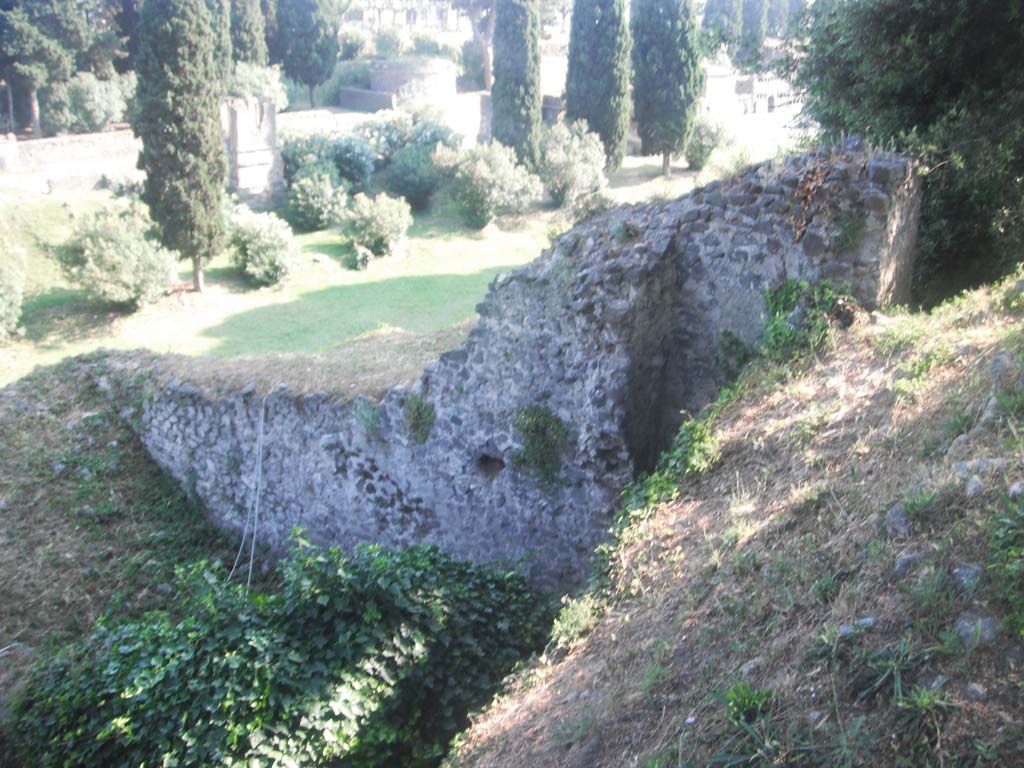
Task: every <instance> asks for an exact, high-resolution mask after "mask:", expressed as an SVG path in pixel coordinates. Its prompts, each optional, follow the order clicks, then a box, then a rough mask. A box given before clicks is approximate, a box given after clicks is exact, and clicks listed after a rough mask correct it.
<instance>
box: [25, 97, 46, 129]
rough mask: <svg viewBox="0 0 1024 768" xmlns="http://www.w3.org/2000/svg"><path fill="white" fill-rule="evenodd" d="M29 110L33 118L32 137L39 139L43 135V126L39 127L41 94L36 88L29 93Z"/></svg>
mask: <svg viewBox="0 0 1024 768" xmlns="http://www.w3.org/2000/svg"><path fill="white" fill-rule="evenodd" d="M28 109H29V115H30V116H31V118H32V135H33V136H35V137H36V138H37V139H38V138H41V137H42V135H43V129H42V126H40V125H39V93H38V92H37V91H36V89H35V88H30V89H29V91H28Z"/></svg>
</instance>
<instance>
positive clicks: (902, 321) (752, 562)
mask: <svg viewBox="0 0 1024 768" xmlns="http://www.w3.org/2000/svg"><path fill="white" fill-rule="evenodd" d="M1004 290H1005V289H1000V290H994V291H991V292H990V291H979V292H977V293H974V294H969V295H967V296H966V297H964V298H962V299H960V300H957V301H954V302H950V303H948V304H946V305H944V306H943V307H941V308H940V309H939V310H937V311H936V312H935V313H933V314H932V315H931V316H926V315H908V314H895V315H891V316H888V317H887V316H883V315H872V316H870V317H868V316H867V315H862V316H861V317H860V318H859V319H858V322H857V323H856V324H855V325H854V326H853V327H852V328H850V329H849V330H847V331H843V332H838V333H837V334H836V335H834V336H833V340H832V343H831V345H830V348H829V349H827V350H826V351H823V352H820V353H819V354H818V355H817V356H815V357H813V358H811V359H808V360H805V361H803V362H801V363H798V364H791V365H789V366H783V367H779V366H770V365H766V364H758V366H757V368H756V369H755V370H753V371H748V373H747V375H746V377H745V384H744V385H743V386H742V388H741V394H740V395H739V397H737V398H736V399H735V400H734V401H733V402H731V404H729V405H728V406H727V407H726V408H725V410H724V411H723V412H722V413H721V415H720V416H719V417H718V418H717V419H716V420H715V422H714V424H713V426H714V436H715V438H716V439H717V441H718V443H719V446H720V458H719V460H718V462H717V463H716V465H715V467H714V468H713V470H711V471H710V472H708V473H707V474H705V475H703V476H701V477H699V478H696V479H694V480H689V481H686V482H684V483H683V484H681V486H680V488H679V493H678V497H677V498H676V499H675V500H673V501H671V502H669V503H664V504H661V505H659V506H657V507H655V508H653V509H648V510H646V513H644V514H640V515H637V516H636V517H635V521H634V522H633V523H632V524H631V525H630V526H629V527H628V528H626V530H625V531H624V533H623V534H622V536H621V539H620V542H619V544H618V546H617V547H616V548H615V549H614V553H613V555H612V557H611V558H610V567H609V568H608V569H607V582H606V583H605V584H604V585H603V586H602V585H600V584H599V585H598V586H596V587H595V588H594V589H593V590H592V591H591V593H590V594H589V595H588V596H586V597H584V598H582V599H579V600H576V601H571V602H570V603H569V605H567V607H566V610H565V611H564V612H563V622H564V624H563V626H562V628H561V630H560V632H561V636H560V637H559V636H558V635H559V632H558V631H556V639H558V640H560V641H561V645H563V646H567V648H566V647H563V648H559V647H556V643H555V642H554V641H553V643H552V645H551V646H550V647H549V650H548V653H547V654H546V655H545V656H544V657H543V658H541V659H540V660H539V661H537V662H535V663H534V664H533V665H531V666H530V667H529V668H527V669H526V670H525V671H524V672H522V673H520V674H519V675H518V676H516V677H515V678H513V679H511V680H510V681H509V683H508V689H507V690H506V691H505V692H504V694H503V695H501V696H500V697H499V698H497V699H496V700H495V702H494V703H493V704H492V706H491V707H490V708H489V709H488V710H487V711H485V712H483V713H482V714H480V715H479V716H478V717H477V718H476V719H475V721H474V723H473V725H472V727H471V728H470V729H469V730H468V732H467V733H466V734H464V736H463V737H462V739H461V745H460V746H459V747H458V748H457V749H456V751H455V753H454V755H453V756H452V757H451V758H450V765H452V766H459V767H460V768H462V767H465V766H481V767H483V766H486V767H487V768H504V767H507V768H521V767H522V766H538V767H539V766H545V767H548V766H551V767H554V766H564V767H566V768H569V767H572V768H601V767H606V768H613V767H614V768H622V767H624V766H646V767H647V768H668V767H669V766H705V765H709V764H721V765H751V766H766V765H822V766H844V765H850V766H855V765H886V766H889V765H893V766H895V765H907V766H925V765H949V766H952V765H962V766H967V765H971V766H974V765H978V766H981V765H993V766H995V765H999V766H1004V765H1011V764H1019V763H1018V762H1017V761H1019V760H1020V755H1021V754H1022V752H1021V749H1022V748H1024V707H1022V704H1024V687H1022V686H1024V677H1022V675H1024V647H1022V643H1021V638H1020V637H1016V638H1014V637H1012V634H1011V633H1010V632H1008V631H1006V630H1005V629H1004V631H1003V632H1002V634H1001V636H1000V637H999V638H998V639H997V640H996V641H995V642H994V643H991V644H983V645H980V646H979V647H977V648H975V649H973V650H972V649H969V648H967V647H965V646H964V644H963V643H962V641H958V640H957V638H956V636H955V635H954V634H953V633H952V630H953V628H954V623H955V621H956V619H957V618H958V617H959V616H961V615H962V614H964V613H965V612H966V611H968V610H973V611H974V612H975V613H977V614H979V615H981V616H997V617H998V616H1000V615H1003V614H1004V612H1005V610H1006V608H1007V606H1005V605H1001V604H1000V603H999V602H998V600H996V599H995V597H994V594H993V591H992V588H991V584H990V583H989V581H987V580H985V579H983V580H982V581H981V582H980V583H979V584H978V585H977V586H976V587H975V588H974V589H973V590H972V591H970V592H969V593H966V594H965V593H962V592H961V593H958V592H957V591H956V589H955V587H954V584H953V581H952V579H951V577H950V574H951V571H952V569H953V568H954V567H956V566H957V565H958V564H962V563H985V561H986V556H987V545H988V531H989V525H990V522H991V519H992V517H993V514H994V511H995V510H996V509H997V508H999V507H1000V505H1002V504H1003V503H1004V502H1003V501H1002V500H1001V496H1002V495H1003V494H1006V493H1007V489H1008V488H1009V487H1010V485H1011V484H1012V483H1014V482H1017V481H1020V480H1021V479H1022V478H1024V463H1022V458H1024V453H1022V447H1021V443H1020V441H1019V435H1018V433H1017V431H1015V430H1016V423H1017V420H1016V417H1014V416H1012V415H1011V417H1009V418H1008V417H1007V416H1005V415H1004V416H1003V417H1002V418H1001V419H998V420H995V421H992V422H988V421H987V420H986V419H984V418H983V413H984V410H985V407H986V404H987V403H988V401H989V399H990V390H991V388H992V386H993V381H992V376H991V374H990V369H991V367H992V361H993V360H994V359H995V358H996V356H997V355H999V354H1000V352H1002V351H1005V352H1008V353H1009V354H1010V355H1012V356H1015V357H1016V358H1017V359H1018V360H1019V358H1020V355H1021V351H1022V349H1024V338H1022V336H1021V327H1022V326H1021V322H1020V319H1019V317H1017V316H1015V315H1012V314H1008V313H1005V312H1003V311H1002V310H1001V308H1000V307H1001V306H1002V305H1001V304H1000V300H1001V299H1002V298H1003V291H1004ZM1002 359H1006V356H1005V354H1004V355H1003V358H1002ZM997 365H998V363H997ZM1011 375H1012V376H1013V377H1017V380H1016V381H1015V382H1011V383H1010V384H1009V385H1008V386H1010V387H1011V389H1013V391H1019V387H1020V381H1019V376H1020V369H1019V365H1018V366H1016V367H1014V368H1013V369H1012V374H1011ZM1005 378H1006V377H1005V376H1004V377H1003V379H1004V380H1003V381H1002V384H1003V385H1004V386H1007V382H1006V381H1005ZM961 435H962V436H961ZM983 457H984V458H988V459H992V458H1000V459H1003V460H1004V463H1002V464H1001V465H998V464H997V465H996V466H994V467H992V466H991V465H990V467H989V471H987V472H985V471H983V470H982V469H978V470H977V472H975V471H974V470H973V469H972V470H971V472H969V473H968V474H977V475H978V476H979V479H980V480H981V483H982V490H981V492H980V493H975V492H976V491H977V489H973V490H972V494H974V495H970V496H969V495H968V492H967V491H966V484H967V479H968V478H967V477H964V476H962V474H963V466H962V465H961V466H958V465H957V462H963V461H971V460H975V459H979V458H983ZM958 470H959V471H958ZM901 500H903V501H904V503H905V509H906V512H907V516H908V518H909V519H910V521H911V523H912V529H911V531H910V533H909V535H907V536H899V535H897V536H893V535H892V534H891V533H890V532H889V531H888V530H887V526H886V513H887V511H888V510H890V508H892V507H893V506H894V505H895V504H896V503H897V502H899V501H901ZM910 553H915V554H918V555H920V559H919V560H918V561H917V563H916V564H914V565H913V566H912V567H911V568H910V569H909V570H908V571H907V573H906V574H905V575H903V576H901V577H897V576H896V575H895V574H894V563H895V561H896V560H897V558H900V557H903V556H905V555H907V554H910ZM864 618H870V619H873V620H874V623H873V626H870V627H869V628H866V629H863V630H861V629H857V630H854V631H852V632H851V633H850V634H849V635H848V636H847V637H841V636H840V635H839V632H838V628H839V627H840V625H843V624H854V623H855V622H856V621H857V620H859V619H864ZM591 625H592V629H591V628H590V627H591ZM588 630H589V631H588ZM846 631H849V630H846ZM901 642H902V643H904V645H903V646H902V648H901V646H900V643H901ZM889 651H891V652H893V653H894V654H899V653H900V652H902V651H906V652H907V654H911V655H914V656H915V658H913V659H912V660H906V663H905V664H904V665H903V668H902V669H901V672H902V678H903V679H902V687H903V689H904V693H905V694H906V699H905V700H904V703H903V704H901V705H897V704H896V699H897V697H896V695H895V693H893V692H891V691H889V690H888V689H889V688H891V684H892V680H891V679H890V680H888V681H887V682H886V684H885V685H883V686H882V688H881V690H880V691H879V693H878V695H875V696H869V695H864V694H865V690H866V689H868V688H870V685H871V683H872V681H873V678H872V677H871V675H872V673H873V670H874V669H875V668H876V667H878V666H879V665H880V661H879V660H880V658H881V657H880V656H879V655H878V654H879V653H880V652H881V653H882V654H883V655H884V654H885V653H887V652H889ZM873 665H874V666H873ZM877 676H878V674H877V673H875V677H877ZM739 681H746V682H747V683H748V684H749V685H750V686H751V687H752V688H754V689H760V690H766V691H771V699H770V704H769V705H768V708H767V710H766V711H767V712H768V713H769V716H768V717H766V718H761V719H758V720H757V722H755V723H753V724H752V725H751V730H750V733H746V734H744V732H743V730H742V728H740V727H739V726H737V725H736V724H735V722H731V721H730V719H729V717H728V715H727V708H726V703H725V701H723V696H724V695H725V694H726V692H727V691H728V690H729V689H730V688H731V687H732V686H733V685H734V684H736V683H737V682H739ZM970 684H973V685H975V686H980V688H981V689H984V693H983V694H979V693H978V689H977V688H972V689H970V690H968V688H967V686H968V685H970ZM915 686H922V687H923V688H922V689H921V690H922V691H929V693H928V695H929V696H932V700H931V705H930V707H925V708H924V709H923V710H921V712H923V713H924V714H922V715H920V716H918V715H919V714H920V713H919V712H917V710H914V709H913V708H912V707H911V708H909V709H908V708H907V705H906V703H905V702H906V700H909V698H910V697H911V696H912V695H914V694H916V693H919V691H918V690H917V689H916V688H915ZM921 695H922V696H924V695H925V694H924V693H922V694H921ZM936 702H937V703H936ZM915 729H919V730H917V731H915ZM715 761H720V762H715ZM730 761H732V762H730Z"/></svg>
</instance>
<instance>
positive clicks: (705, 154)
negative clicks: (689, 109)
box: [683, 115, 726, 172]
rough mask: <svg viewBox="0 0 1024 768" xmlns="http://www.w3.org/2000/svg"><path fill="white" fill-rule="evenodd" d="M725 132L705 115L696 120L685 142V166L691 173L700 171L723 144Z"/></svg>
mask: <svg viewBox="0 0 1024 768" xmlns="http://www.w3.org/2000/svg"><path fill="white" fill-rule="evenodd" d="M725 138H726V132H725V128H723V127H722V126H721V125H720V124H719V123H717V122H715V121H714V120H712V119H711V118H710V117H707V116H706V115H701V116H700V117H698V118H697V122H696V123H695V124H694V126H693V132H692V133H691V134H690V139H689V141H687V142H686V150H685V152H684V153H683V154H684V155H685V156H686V164H687V165H689V166H690V170H692V171H698V172H699V171H702V170H704V166H706V165H707V164H708V160H710V159H711V154H712V153H713V152H714V151H715V150H716V149H718V147H719V146H721V145H722V144H723V143H724V142H725Z"/></svg>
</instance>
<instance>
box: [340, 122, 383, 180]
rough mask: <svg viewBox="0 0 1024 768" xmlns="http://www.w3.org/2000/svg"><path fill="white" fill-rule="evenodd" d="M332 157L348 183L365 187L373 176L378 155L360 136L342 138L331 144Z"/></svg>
mask: <svg viewBox="0 0 1024 768" xmlns="http://www.w3.org/2000/svg"><path fill="white" fill-rule="evenodd" d="M330 157H331V161H332V162H333V163H334V167H335V168H337V169H338V174H339V175H340V176H341V178H343V179H345V180H346V181H350V182H352V183H353V184H358V185H359V186H363V187H365V186H366V185H367V184H368V183H369V182H370V177H371V176H373V168H374V164H375V162H376V160H377V153H376V151H374V148H373V147H372V146H370V144H369V142H367V141H366V139H364V138H362V137H360V136H354V135H349V136H341V137H339V138H336V139H334V140H333V141H331V143H330Z"/></svg>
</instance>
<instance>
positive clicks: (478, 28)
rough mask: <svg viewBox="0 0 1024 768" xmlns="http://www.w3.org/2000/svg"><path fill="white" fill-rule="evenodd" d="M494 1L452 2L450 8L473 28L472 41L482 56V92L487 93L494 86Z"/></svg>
mask: <svg viewBox="0 0 1024 768" xmlns="http://www.w3.org/2000/svg"><path fill="white" fill-rule="evenodd" d="M495 2H496V0H452V7H453V8H455V9H456V10H459V11H462V12H463V13H465V14H466V16H468V17H469V23H470V26H471V27H472V28H473V39H474V40H475V41H476V44H477V46H479V48H480V53H481V54H482V55H483V59H484V61H483V69H484V90H485V91H489V90H491V87H492V86H493V85H494V75H493V74H492V71H491V43H492V41H493V40H494V20H495V16H496V12H497V9H496V7H495Z"/></svg>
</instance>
